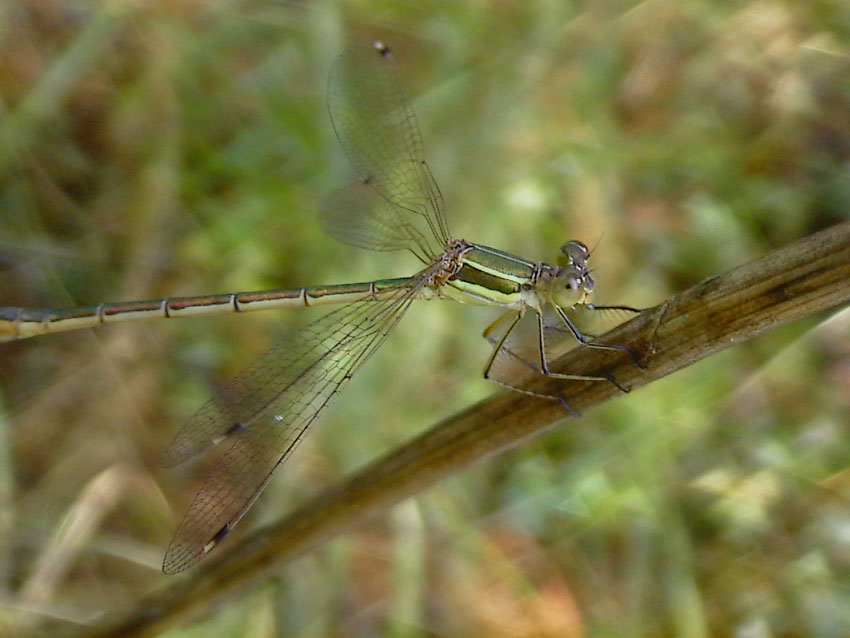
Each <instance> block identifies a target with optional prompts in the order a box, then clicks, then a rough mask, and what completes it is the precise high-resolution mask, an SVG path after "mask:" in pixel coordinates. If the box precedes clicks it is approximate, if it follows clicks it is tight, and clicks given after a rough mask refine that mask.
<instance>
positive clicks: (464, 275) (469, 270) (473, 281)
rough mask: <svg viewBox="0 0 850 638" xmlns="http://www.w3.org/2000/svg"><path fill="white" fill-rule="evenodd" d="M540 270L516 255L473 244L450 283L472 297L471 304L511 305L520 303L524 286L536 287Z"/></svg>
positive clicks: (535, 265) (464, 255)
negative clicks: (535, 283) (535, 282)
mask: <svg viewBox="0 0 850 638" xmlns="http://www.w3.org/2000/svg"><path fill="white" fill-rule="evenodd" d="M537 270H538V265H537V264H535V263H533V262H530V261H528V260H525V259H522V258H521V257H517V256H516V255H511V254H510V253H506V252H503V251H501V250H497V249H495V248H490V247H489V246H481V245H479V244H470V248H469V249H468V250H466V251H464V252H463V257H462V261H461V267H460V270H458V272H456V273H455V274H454V275H453V276H452V277H450V278H449V280H448V282H447V284H448V285H449V286H451V287H452V288H456V289H458V290H461V291H463V292H465V293H467V295H469V296H471V297H472V299H466V300H467V301H478V302H481V303H493V304H498V305H506V306H509V305H514V304H519V303H520V299H521V294H520V293H521V290H522V285H523V284H530V285H533V284H534V280H535V277H536V274H537ZM459 300H462V299H459Z"/></svg>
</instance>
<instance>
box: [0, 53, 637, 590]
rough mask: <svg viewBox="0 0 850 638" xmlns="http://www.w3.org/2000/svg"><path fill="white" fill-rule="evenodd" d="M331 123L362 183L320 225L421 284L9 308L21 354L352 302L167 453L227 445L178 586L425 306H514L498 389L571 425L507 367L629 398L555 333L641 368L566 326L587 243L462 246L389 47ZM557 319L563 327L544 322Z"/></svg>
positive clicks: (189, 427) (367, 62) (220, 398)
mask: <svg viewBox="0 0 850 638" xmlns="http://www.w3.org/2000/svg"><path fill="white" fill-rule="evenodd" d="M328 109H329V111H330V116H331V121H332V123H333V127H334V130H335V131H336V135H337V137H338V138H339V141H340V143H341V144H342V147H343V149H344V150H345V153H346V155H347V156H348V159H349V161H350V162H351V164H352V165H353V166H354V168H355V170H356V172H357V173H358V175H359V179H358V180H357V181H355V182H354V183H353V184H351V185H349V186H346V187H344V188H342V189H340V190H338V191H337V192H335V193H334V194H332V195H331V196H330V197H329V198H328V199H327V200H326V201H325V203H324V205H323V206H322V208H321V210H320V220H321V224H322V226H323V228H324V229H325V231H326V232H328V233H329V234H330V235H332V236H333V237H336V238H337V239H340V240H342V241H344V242H347V243H350V244H354V245H357V246H360V247H362V248H368V249H371V250H380V251H385V250H409V251H410V252H411V253H413V254H414V255H415V256H416V257H417V258H418V259H419V260H420V261H421V262H422V263H423V264H424V267H423V268H422V269H421V270H420V271H419V272H417V273H416V274H415V275H413V276H412V277H403V278H398V279H385V280H379V281H371V282H365V283H354V284H340V285H332V286H322V287H312V288H297V289H290V290H271V291H265V292H251V293H232V294H220V295H211V296H204V297H175V298H168V299H158V300H152V301H131V302H122V303H102V304H99V305H97V306H92V307H87V308H78V309H63V310H33V309H27V308H0V340H3V341H6V340H12V339H21V338H26V337H32V336H36V335H42V334H48V333H52V332H59V331H63V330H72V329H77V328H88V327H93V326H99V325H101V324H109V323H113V322H118V321H127V320H135V319H148V318H167V317H184V316H195V315H204V314H219V313H227V312H246V311H249V310H263V309H269V308H285V307H302V306H315V305H320V304H345V305H344V306H343V307H342V308H340V309H338V310H336V311H334V312H331V313H329V314H327V315H325V316H323V317H321V318H320V319H318V320H317V321H314V322H313V323H311V324H309V325H307V326H306V327H304V328H303V329H301V330H300V331H298V332H297V333H295V334H293V335H292V336H290V337H289V338H287V339H285V340H284V341H282V342H280V343H278V344H277V345H276V346H275V347H273V348H272V349H271V350H269V351H268V352H267V353H265V354H264V355H262V356H261V357H260V358H259V359H257V360H256V361H255V362H254V363H253V364H252V365H251V366H249V367H248V368H247V369H246V370H244V371H243V372H242V373H241V374H239V375H238V376H237V377H236V378H235V379H233V380H232V381H231V382H230V383H228V384H227V385H226V386H225V387H224V388H223V389H222V391H221V392H218V393H216V395H215V396H214V397H213V398H212V399H211V400H210V401H209V402H208V403H206V404H205V405H204V406H203V407H202V408H201V409H200V410H199V411H198V412H197V414H195V416H194V417H193V418H192V419H191V420H190V421H189V422H188V423H186V424H185V425H184V426H183V427H182V429H180V431H179V432H178V433H177V435H176V437H175V439H174V441H173V442H172V444H171V446H170V447H169V448H168V450H167V451H166V453H165V456H164V463H165V464H166V465H175V464H178V463H182V462H183V461H186V460H188V459H190V458H192V457H195V456H197V455H198V454H200V453H201V452H204V451H205V450H207V449H208V448H211V447H213V446H220V448H221V455H220V458H219V460H218V463H217V464H216V467H215V469H214V470H213V471H212V472H211V473H210V475H209V476H208V477H207V478H206V480H205V482H204V484H203V486H202V487H201V489H200V491H199V492H198V494H197V495H196V496H195V498H194V500H193V501H192V504H191V505H190V506H189V510H188V511H187V513H186V515H185V516H184V518H183V520H182V522H181V523H180V526H179V527H178V529H177V532H176V533H175V535H174V538H173V539H172V541H171V544H170V545H169V547H168V551H167V552H166V555H165V559H164V561H163V567H162V568H163V571H164V572H166V573H174V572H179V571H181V570H184V569H186V568H187V567H189V566H191V565H193V564H194V563H195V562H197V561H198V560H200V559H201V558H202V557H203V556H204V555H205V554H207V553H209V552H210V551H211V550H212V549H213V548H214V547H215V546H216V545H218V544H219V543H220V542H221V541H222V540H223V539H224V538H225V537H226V536H227V535H228V534H229V533H230V532H231V530H232V529H233V528H234V526H235V525H236V524H237V523H238V522H239V521H240V520H241V519H242V517H243V516H245V513H246V512H247V511H248V509H249V508H250V507H251V505H252V504H253V503H254V501H255V500H256V499H257V498H258V497H259V495H260V494H261V493H262V491H263V489H264V488H265V487H266V485H267V484H268V482H269V480H270V478H271V476H272V473H273V472H274V470H275V469H276V468H277V467H278V466H280V465H281V463H283V462H284V461H285V460H286V459H287V458H288V457H289V456H290V454H291V453H292V451H293V450H294V449H295V447H296V446H297V445H298V443H299V442H300V441H301V440H302V439H303V437H304V435H305V433H306V431H307V429H308V428H309V426H310V425H311V424H312V423H313V422H315V421H316V419H317V418H318V417H319V416H320V415H321V414H322V413H323V412H324V410H325V408H327V406H328V405H329V403H330V401H331V399H332V398H333V397H334V396H335V395H336V394H337V393H338V392H339V391H340V389H341V388H342V386H343V385H344V384H345V383H346V382H347V381H348V380H350V379H351V377H352V375H353V374H354V372H355V371H356V370H357V369H358V368H359V367H360V366H361V365H363V364H364V363H365V362H366V361H367V360H368V359H369V357H371V356H372V354H374V353H375V351H376V350H377V349H378V347H379V346H380V345H381V344H382V343H383V342H384V340H385V339H386V338H387V336H388V335H389V334H390V332H391V331H392V329H393V328H394V327H395V326H396V324H397V323H398V321H399V320H400V319H401V317H402V316H403V315H404V313H405V312H406V311H407V309H408V308H409V307H410V305H411V302H413V301H414V300H415V299H452V300H456V301H461V302H465V303H473V304H485V305H492V306H498V307H501V308H504V309H505V313H504V314H503V315H502V316H501V317H500V318H499V319H497V320H496V321H495V322H494V323H493V324H491V325H490V326H489V327H488V328H487V330H485V332H484V336H485V337H487V338H488V339H489V340H490V341H491V342H492V343H493V352H492V354H491V355H490V358H489V359H488V361H487V363H486V366H485V369H484V376H485V378H488V379H491V380H492V381H495V382H497V383H499V384H501V385H504V386H507V387H509V388H512V389H514V390H518V391H520V392H525V393H527V394H531V395H534V396H540V397H544V398H549V399H556V400H559V401H561V403H562V404H563V405H564V407H565V408H566V409H567V410H568V411H569V412H571V413H572V414H574V413H573V412H572V410H571V409H570V408H569V406H568V405H567V404H566V403H565V402H564V401H563V399H560V398H559V397H557V396H555V395H552V396H550V395H545V394H540V393H537V392H533V391H531V390H528V389H526V388H524V387H521V386H520V385H519V383H518V382H517V381H515V380H514V379H512V378H507V377H505V376H504V375H500V374H498V372H497V371H498V366H496V365H495V364H496V362H497V360H500V359H503V358H508V359H512V360H514V361H516V362H519V363H520V364H522V365H524V366H525V367H526V368H530V369H531V370H534V371H536V372H537V373H538V374H542V375H546V376H548V377H555V378H558V379H567V380H582V381H609V382H612V383H614V384H615V385H617V386H618V387H620V386H619V384H617V383H616V381H614V380H613V379H611V378H608V377H605V376H582V375H570V374H562V373H555V372H552V371H551V370H550V368H549V362H548V356H547V351H548V349H549V346H548V345H547V339H551V338H552V337H551V335H552V334H553V330H554V331H555V332H561V333H564V334H571V335H572V336H574V337H575V338H576V339H577V340H578V341H579V342H580V343H581V344H584V345H585V346H588V347H592V348H605V349H610V350H620V351H623V352H624V353H625V354H627V355H629V356H631V354H632V353H631V352H630V351H629V350H628V349H627V348H625V347H623V346H618V345H606V344H601V343H596V342H594V341H593V340H591V339H590V338H588V337H587V336H585V335H584V334H583V333H582V332H581V331H580V330H579V329H578V328H577V327H576V326H575V324H574V323H573V321H571V319H570V317H569V316H568V314H567V313H568V311H571V310H573V309H575V308H577V307H580V306H581V307H585V308H591V309H594V308H596V309H598V308H601V307H600V306H593V305H592V304H591V297H592V294H593V286H594V282H593V279H592V277H591V275H590V272H589V270H588V266H587V262H588V259H589V257H590V253H589V251H588V249H587V247H586V246H585V245H584V244H582V243H581V242H578V241H569V242H567V243H566V244H565V245H564V246H562V248H561V252H562V256H561V258H560V264H559V265H556V266H550V265H547V264H543V263H535V262H532V261H528V260H526V259H522V258H520V257H516V256H514V255H511V254H508V253H506V252H503V251H501V250H496V249H495V248H490V247H487V246H482V245H480V244H474V243H471V242H467V241H464V240H462V239H453V238H452V237H451V235H450V234H449V230H448V226H447V224H446V220H445V217H444V214H443V198H442V195H441V194H440V190H439V188H438V187H437V184H436V182H435V181H434V178H433V176H432V174H431V171H430V169H429V168H428V165H427V164H426V163H425V159H424V151H423V145H422V139H421V135H420V132H419V126H418V124H417V121H416V116H415V115H414V113H413V110H412V108H411V106H410V102H409V99H408V97H407V94H406V92H405V89H404V87H403V85H402V83H401V82H400V81H399V77H398V71H397V69H396V63H395V61H394V59H393V56H392V54H391V52H390V50H389V49H388V48H387V47H386V46H385V45H384V44H382V43H380V42H376V43H373V44H368V45H366V44H363V45H358V46H354V47H352V48H350V49H348V50H347V51H346V52H345V53H344V54H343V55H342V56H340V58H339V59H338V60H337V61H336V62H335V63H334V65H333V67H332V69H331V73H330V79H329V81H328ZM605 308H619V309H624V310H633V309H631V308H628V307H626V306H606V307H605ZM529 309H530V310H532V311H534V313H536V317H537V330H536V332H537V343H536V350H537V353H538V354H537V355H536V356H535V358H534V359H532V358H530V357H527V356H525V355H523V354H522V353H521V352H519V351H518V350H515V349H513V348H512V347H510V344H509V342H508V337H509V335H511V333H512V331H513V330H514V328H515V327H516V325H517V324H518V322H519V321H520V319H521V318H522V317H523V315H524V314H525V313H526V312H527V311H528V310H529ZM547 313H548V314H549V315H552V316H554V317H555V320H556V322H557V324H558V325H556V326H552V325H551V322H550V323H546V321H544V317H545V316H546V315H547ZM547 335H549V336H547ZM633 358H634V357H633ZM535 359H536V360H535ZM621 389H623V388H621Z"/></svg>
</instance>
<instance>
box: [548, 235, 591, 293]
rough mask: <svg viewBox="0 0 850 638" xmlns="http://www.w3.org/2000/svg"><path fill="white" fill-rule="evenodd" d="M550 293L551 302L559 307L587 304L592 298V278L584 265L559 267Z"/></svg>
mask: <svg viewBox="0 0 850 638" xmlns="http://www.w3.org/2000/svg"><path fill="white" fill-rule="evenodd" d="M582 245H583V244H582ZM550 295H551V297H552V303H554V304H555V305H556V306H558V307H559V308H565V309H568V308H572V307H574V306H579V305H583V304H588V303H590V302H591V300H592V299H593V278H592V277H591V276H590V275H589V274H588V272H587V268H585V267H584V265H581V266H578V265H572V266H567V267H565V268H561V269H560V270H559V272H558V274H557V275H556V276H555V279H554V281H553V282H552V288H551V292H550Z"/></svg>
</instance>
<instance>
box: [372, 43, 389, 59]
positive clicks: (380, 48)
mask: <svg viewBox="0 0 850 638" xmlns="http://www.w3.org/2000/svg"><path fill="white" fill-rule="evenodd" d="M375 50H376V51H377V52H378V53H379V54H380V55H381V56H383V57H387V56H388V55H390V54H391V53H392V51H390V48H389V47H388V46H387V45H386V44H384V43H383V42H381V41H380V40H379V41H377V42H375Z"/></svg>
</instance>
